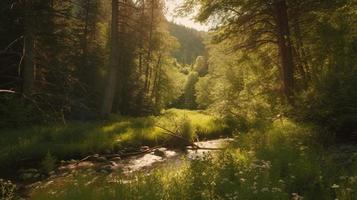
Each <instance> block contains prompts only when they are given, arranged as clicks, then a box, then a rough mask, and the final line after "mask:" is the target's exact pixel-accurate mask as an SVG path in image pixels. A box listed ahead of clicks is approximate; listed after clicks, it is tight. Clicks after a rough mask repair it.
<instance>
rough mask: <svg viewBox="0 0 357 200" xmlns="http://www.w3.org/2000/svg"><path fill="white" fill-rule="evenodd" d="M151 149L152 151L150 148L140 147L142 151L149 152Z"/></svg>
mask: <svg viewBox="0 0 357 200" xmlns="http://www.w3.org/2000/svg"><path fill="white" fill-rule="evenodd" d="M149 149H150V147H148V146H142V147H140V151H148V150H149Z"/></svg>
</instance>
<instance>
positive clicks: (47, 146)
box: [0, 109, 225, 175]
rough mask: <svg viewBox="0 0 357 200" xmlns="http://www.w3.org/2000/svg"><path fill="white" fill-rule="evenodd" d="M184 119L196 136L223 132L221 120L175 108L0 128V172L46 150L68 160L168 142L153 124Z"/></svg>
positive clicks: (173, 125)
mask: <svg viewBox="0 0 357 200" xmlns="http://www.w3.org/2000/svg"><path fill="white" fill-rule="evenodd" d="M183 119H186V120H188V121H190V123H191V125H192V127H193V129H194V130H195V131H194V134H197V135H195V136H198V135H199V136H200V137H206V136H207V137H212V136H218V135H219V134H222V133H223V132H224V131H225V130H224V129H225V126H224V124H223V123H222V121H220V120H218V119H216V118H214V117H212V116H210V115H208V114H205V113H203V112H199V111H187V110H178V109H171V110H167V111H165V112H163V114H162V115H160V116H157V117H155V116H149V117H142V118H129V117H118V116H113V117H112V119H110V120H109V122H93V123H72V124H69V125H66V126H48V127H32V128H23V129H16V130H0V136H1V137H0V173H1V174H3V175H6V174H8V171H9V170H10V171H11V170H13V169H16V168H19V167H26V164H30V165H32V164H33V163H34V162H35V163H39V161H40V160H42V159H44V158H45V156H46V155H47V154H48V153H50V154H51V155H52V156H54V157H55V158H57V159H71V158H80V157H83V156H85V155H88V154H92V153H101V152H105V151H118V150H122V149H124V148H126V147H139V146H141V145H149V146H155V145H161V144H167V143H170V137H169V136H168V135H166V134H164V131H163V130H161V129H160V128H157V127H156V126H155V125H157V124H159V125H160V126H163V127H165V128H167V129H170V130H174V129H175V128H176V124H179V123H180V121H181V120H183ZM195 136H192V137H195Z"/></svg>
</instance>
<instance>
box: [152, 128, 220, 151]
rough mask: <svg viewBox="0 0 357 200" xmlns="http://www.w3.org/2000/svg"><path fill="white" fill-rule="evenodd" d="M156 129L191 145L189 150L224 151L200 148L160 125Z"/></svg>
mask: <svg viewBox="0 0 357 200" xmlns="http://www.w3.org/2000/svg"><path fill="white" fill-rule="evenodd" d="M155 126H156V127H158V128H160V129H162V130H164V131H166V132H164V134H167V135H170V136H171V137H175V138H178V139H180V140H183V141H185V142H186V143H187V144H189V145H190V146H191V147H188V148H187V149H192V150H224V148H209V147H200V146H198V145H197V144H195V143H193V142H191V141H189V140H188V139H186V138H184V137H182V136H180V135H179V134H178V133H175V132H174V131H171V130H169V129H167V128H164V127H161V126H158V125H155Z"/></svg>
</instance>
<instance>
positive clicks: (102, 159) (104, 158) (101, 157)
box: [96, 156, 108, 162]
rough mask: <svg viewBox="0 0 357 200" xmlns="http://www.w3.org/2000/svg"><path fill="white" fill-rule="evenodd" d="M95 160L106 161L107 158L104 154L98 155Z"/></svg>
mask: <svg viewBox="0 0 357 200" xmlns="http://www.w3.org/2000/svg"><path fill="white" fill-rule="evenodd" d="M96 161H97V162H107V161H108V159H107V158H106V157H104V156H99V157H98V158H97V159H96Z"/></svg>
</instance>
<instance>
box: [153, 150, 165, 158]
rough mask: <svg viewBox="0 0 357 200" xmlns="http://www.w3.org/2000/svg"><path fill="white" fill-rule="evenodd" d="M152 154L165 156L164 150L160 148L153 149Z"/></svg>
mask: <svg viewBox="0 0 357 200" xmlns="http://www.w3.org/2000/svg"><path fill="white" fill-rule="evenodd" d="M154 155H155V156H160V157H165V156H166V154H165V151H163V150H161V149H155V151H154Z"/></svg>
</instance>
